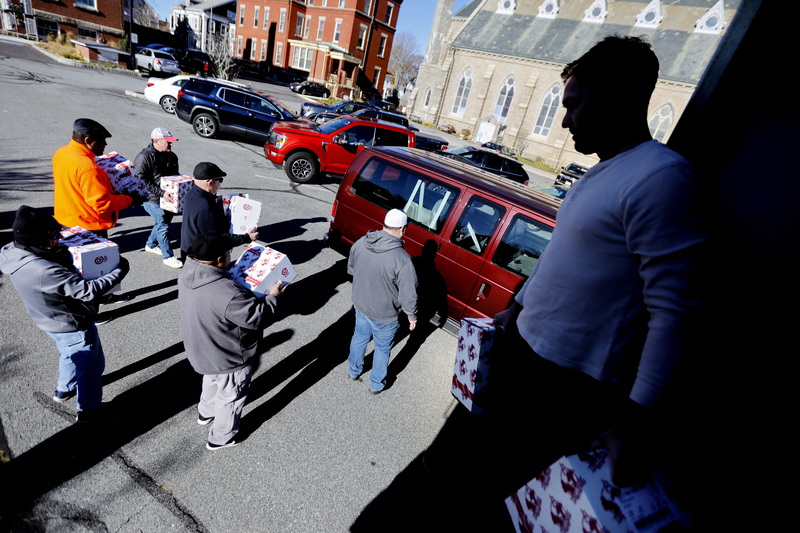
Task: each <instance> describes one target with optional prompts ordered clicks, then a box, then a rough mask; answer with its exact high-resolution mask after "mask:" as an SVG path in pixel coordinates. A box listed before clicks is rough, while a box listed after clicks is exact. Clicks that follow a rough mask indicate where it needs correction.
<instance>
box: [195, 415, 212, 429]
mask: <svg viewBox="0 0 800 533" xmlns="http://www.w3.org/2000/svg"><path fill="white" fill-rule="evenodd" d="M213 420H214V417H213V416H203V415H201V414H198V415H197V423H198V424H200V425H201V426H207V425H209V424H210V423H211V422H212V421H213Z"/></svg>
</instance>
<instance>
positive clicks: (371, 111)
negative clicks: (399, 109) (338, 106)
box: [350, 108, 417, 131]
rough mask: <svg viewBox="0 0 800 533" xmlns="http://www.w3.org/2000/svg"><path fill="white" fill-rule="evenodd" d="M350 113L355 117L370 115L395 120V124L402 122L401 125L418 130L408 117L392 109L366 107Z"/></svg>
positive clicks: (379, 118) (390, 120)
mask: <svg viewBox="0 0 800 533" xmlns="http://www.w3.org/2000/svg"><path fill="white" fill-rule="evenodd" d="M350 114H351V115H352V116H354V117H370V118H375V119H378V120H383V121H384V122H394V123H395V124H400V125H401V126H403V127H405V128H409V129H410V130H412V131H417V129H416V128H412V127H411V125H410V124H409V122H408V119H407V118H406V117H405V116H404V115H400V114H399V113H392V112H391V111H383V110H382V109H376V108H364V109H359V110H358V111H355V112H353V113H350Z"/></svg>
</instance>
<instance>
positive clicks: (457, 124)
mask: <svg viewBox="0 0 800 533" xmlns="http://www.w3.org/2000/svg"><path fill="white" fill-rule="evenodd" d="M739 3H740V2H739V0H731V1H723V0H676V1H673V2H670V4H669V5H666V2H664V1H659V0H652V1H650V2H648V1H646V0H626V1H614V0H561V1H557V0H528V1H517V2H514V1H513V0H473V1H472V2H470V3H468V4H467V5H466V6H464V7H463V8H462V9H460V10H459V11H458V12H456V13H454V14H452V15H450V13H451V12H452V6H453V1H452V0H440V2H439V5H438V6H437V10H438V11H437V16H436V18H435V20H434V27H433V28H432V31H431V40H430V42H429V46H428V52H427V53H426V57H425V62H424V63H423V64H422V65H421V66H420V70H419V76H418V78H417V85H416V88H415V89H414V91H413V92H412V94H411V97H410V99H409V103H408V113H409V115H411V116H414V117H416V118H418V119H420V120H421V121H422V122H426V123H431V124H434V125H436V126H439V127H444V126H446V125H449V126H452V127H453V130H455V132H457V133H464V134H467V135H470V136H471V138H472V139H473V140H475V141H477V142H486V141H494V142H497V143H499V144H503V145H506V146H509V147H512V148H513V149H514V151H515V152H516V153H517V154H518V155H521V156H523V157H525V158H527V159H533V160H536V159H538V160H540V161H541V162H543V163H545V164H547V165H549V166H551V167H553V168H559V167H561V166H564V165H566V164H568V163H570V162H572V161H577V162H580V163H584V164H586V165H592V164H594V163H595V162H596V161H597V160H596V158H594V157H592V156H586V155H583V154H579V153H577V152H576V151H575V149H574V146H573V143H572V139H571V138H570V136H569V132H568V131H566V130H564V129H563V128H561V120H562V118H563V116H564V111H563V108H562V107H561V95H562V92H563V82H562V80H561V71H562V69H563V68H564V66H565V65H566V64H567V63H569V62H570V61H572V60H573V59H576V58H577V57H580V56H581V55H582V54H583V53H584V52H586V51H587V50H588V49H589V48H591V46H593V45H594V44H595V43H596V42H598V41H600V40H602V39H603V37H605V36H607V35H611V34H619V35H631V36H641V35H644V36H645V37H647V38H648V40H649V41H650V42H651V44H652V45H653V49H654V50H655V52H656V55H657V56H658V58H659V62H660V64H661V74H660V79H659V82H658V84H657V86H656V90H655V92H654V94H653V97H652V99H651V102H650V111H649V113H650V123H651V131H652V133H653V135H654V137H655V138H657V139H659V140H662V141H665V140H666V139H667V138H668V136H669V134H670V132H671V130H672V127H673V126H674V125H675V123H676V122H677V120H678V117H679V116H680V114H681V113H682V112H683V110H684V109H685V107H686V105H687V103H688V101H689V99H690V98H691V96H692V93H693V91H694V88H695V86H696V84H697V82H698V81H699V79H700V76H701V75H702V73H703V71H704V69H705V66H706V65H707V64H708V61H710V59H711V58H712V57H713V54H714V52H715V51H716V48H717V46H718V45H719V42H720V40H721V38H722V36H723V35H724V32H725V27H726V26H727V24H728V23H729V22H730V20H731V19H732V18H733V16H734V14H735V12H736V9H737V8H738V6H739ZM637 20H638V22H637ZM438 21H446V22H447V23H438ZM702 30H707V31H702Z"/></svg>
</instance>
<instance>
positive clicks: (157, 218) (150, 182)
mask: <svg viewBox="0 0 800 533" xmlns="http://www.w3.org/2000/svg"><path fill="white" fill-rule="evenodd" d="M150 139H151V141H152V142H151V143H150V145H149V146H148V147H147V148H145V149H144V150H142V151H141V152H139V155H137V156H136V159H135V160H134V162H133V166H134V167H136V172H138V173H139V177H140V178H142V181H144V184H145V186H146V187H147V191H148V192H149V193H150V200H149V201H147V202H145V203H144V209H145V211H147V212H148V213H150V216H151V217H153V230H152V231H151V232H150V236H149V237H147V242H146V243H145V246H144V251H145V252H149V253H151V254H160V255H161V258H162V260H163V261H164V264H165V265H167V266H168V267H170V268H181V267H182V266H183V263H182V262H181V260H180V259H178V258H177V257H175V255H174V254H173V252H172V247H171V246H170V244H169V223H170V222H172V216H173V214H172V213H170V212H169V211H164V210H163V209H161V206H160V202H159V200H160V199H161V197H163V196H165V195H166V196H167V197H169V196H170V195H171V194H172V193H167V192H165V191H164V190H163V189H162V188H161V176H175V175H176V174H180V171H179V170H178V156H177V155H175V154H174V153H173V152H172V143H174V142H175V141H177V140H178V139H177V138H175V137H174V136H173V135H172V134H171V133H170V132H169V131H168V130H167V129H166V128H156V129H154V130H153V131H152V132H151V133H150Z"/></svg>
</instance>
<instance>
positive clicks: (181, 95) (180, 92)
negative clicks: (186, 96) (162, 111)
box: [178, 91, 183, 100]
mask: <svg viewBox="0 0 800 533" xmlns="http://www.w3.org/2000/svg"><path fill="white" fill-rule="evenodd" d="M182 97H183V91H178V100H180V99H181V98H182Z"/></svg>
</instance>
